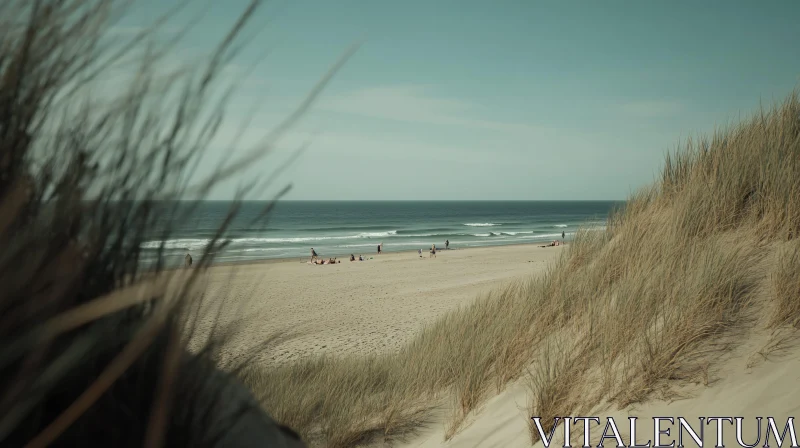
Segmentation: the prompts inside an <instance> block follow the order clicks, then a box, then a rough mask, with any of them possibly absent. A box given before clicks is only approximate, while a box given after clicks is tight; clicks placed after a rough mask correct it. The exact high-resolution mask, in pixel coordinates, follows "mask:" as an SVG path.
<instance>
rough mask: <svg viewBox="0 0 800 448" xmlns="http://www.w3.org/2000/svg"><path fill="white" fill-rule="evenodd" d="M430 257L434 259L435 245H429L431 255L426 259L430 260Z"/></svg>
mask: <svg viewBox="0 0 800 448" xmlns="http://www.w3.org/2000/svg"><path fill="white" fill-rule="evenodd" d="M431 257H433V258H436V245H435V244H433V245H431V254H430V255H429V256H428V258H431Z"/></svg>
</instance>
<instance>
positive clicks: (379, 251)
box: [378, 244, 381, 255]
mask: <svg viewBox="0 0 800 448" xmlns="http://www.w3.org/2000/svg"><path fill="white" fill-rule="evenodd" d="M380 254H381V245H380V244H378V255H380Z"/></svg>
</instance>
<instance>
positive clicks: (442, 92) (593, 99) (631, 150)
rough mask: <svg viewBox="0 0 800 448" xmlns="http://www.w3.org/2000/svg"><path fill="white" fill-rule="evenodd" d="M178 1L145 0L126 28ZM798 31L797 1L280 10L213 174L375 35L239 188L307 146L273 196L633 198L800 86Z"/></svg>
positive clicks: (412, 2)
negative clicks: (689, 149)
mask: <svg viewBox="0 0 800 448" xmlns="http://www.w3.org/2000/svg"><path fill="white" fill-rule="evenodd" d="M209 3H210V4H211V5H213V6H211V7H210V8H209V9H208V11H207V13H206V14H205V16H204V18H203V19H202V20H201V22H200V23H198V25H197V26H196V27H195V28H194V30H193V31H192V32H191V33H190V34H189V35H187V36H186V38H185V39H184V40H183V42H182V44H181V47H180V51H178V52H176V54H175V56H174V58H175V59H176V60H179V59H181V58H186V59H187V60H188V59H189V56H188V55H193V54H198V53H201V52H202V51H203V50H204V49H207V48H209V47H210V46H212V45H213V44H214V43H215V42H217V41H219V39H220V37H221V36H222V35H223V34H224V33H225V32H226V31H227V29H228V28H229V27H230V25H231V24H232V23H233V22H234V20H235V19H236V17H237V15H238V14H239V12H240V11H242V9H243V8H244V6H245V5H246V3H247V1H246V0H226V1H216V2H206V1H203V2H200V1H198V2H197V3H195V4H192V6H191V7H190V8H189V9H188V10H187V11H185V12H184V13H182V14H181V15H180V16H179V17H177V18H176V19H175V20H174V21H173V22H172V23H171V24H170V27H177V26H179V25H180V24H183V23H186V22H187V21H188V20H189V17H191V16H192V14H194V13H196V12H197V11H198V10H199V9H200V7H201V6H202V5H205V4H209ZM173 4H174V2H172V1H166V0H144V1H140V2H139V5H138V6H137V7H136V9H135V10H133V11H132V12H131V14H130V15H129V16H128V17H127V18H126V19H125V20H124V21H123V22H121V23H119V24H118V25H117V30H118V31H121V32H125V30H127V29H131V30H132V29H135V27H137V26H141V25H144V24H146V23H148V21H149V20H152V18H154V17H156V16H158V15H159V14H161V13H162V12H163V11H165V10H166V9H168V8H169V7H170V6H171V5H173ZM798 17H800V2H798V1H789V0H787V1H780V2H778V1H775V2H751V1H730V0H726V1H721V0H718V1H703V2H695V1H669V2H667V1H663V2H655V1H641V2H640V1H624V2H623V1H602V2H589V1H585V2H578V1H559V2H537V1H495V2H488V1H481V2H478V1H466V0H460V1H459V0H451V1H444V0H438V1H431V0H428V1H418V0H404V1H377V0H373V1H369V0H361V1H356V0H341V1H333V0H328V1H323V0H319V1H312V0H288V1H285V2H282V3H279V2H272V3H267V5H266V7H265V8H264V9H262V10H261V11H260V13H259V14H258V16H257V17H256V19H255V20H254V22H253V23H252V24H251V27H250V28H249V32H254V31H258V32H259V33H258V34H257V36H256V37H255V39H254V40H253V42H252V44H251V45H250V46H249V47H248V48H247V50H246V51H244V52H243V53H242V54H241V55H240V57H239V58H238V59H237V60H236V61H235V64H234V65H232V66H231V67H230V68H229V70H228V71H227V72H226V73H228V74H229V75H231V79H235V78H233V76H234V75H235V74H236V73H241V72H242V71H243V69H244V68H245V67H247V66H249V65H251V64H253V63H255V61H257V60H258V59H259V57H260V56H261V55H262V54H264V53H265V51H266V54H267V56H266V57H265V58H263V61H262V62H261V63H259V65H257V66H256V68H255V69H254V70H253V72H252V74H251V75H250V77H249V78H248V79H247V80H246V81H244V82H241V83H239V84H238V93H237V95H236V96H235V97H234V98H233V99H232V103H231V108H230V111H229V114H228V121H227V124H226V125H225V127H223V129H222V131H221V134H220V138H219V139H218V141H215V143H214V147H213V148H212V152H213V154H211V155H210V156H209V157H208V158H207V159H205V160H204V161H203V162H202V164H201V169H200V172H201V173H208V172H210V170H211V169H212V168H213V167H214V166H216V164H217V163H218V162H217V160H218V159H219V157H220V156H224V155H228V154H229V153H230V151H231V150H234V149H236V148H230V145H226V143H227V142H230V141H232V138H233V136H234V135H235V133H236V132H238V129H239V128H238V126H239V124H240V123H242V122H244V121H245V120H246V119H247V117H248V116H249V115H252V117H251V118H252V121H251V125H250V127H249V129H248V130H247V131H246V133H245V135H244V137H243V138H242V139H241V140H240V141H239V146H243V145H248V144H252V143H254V142H256V141H257V140H258V137H260V136H261V135H263V133H264V132H266V131H267V130H269V128H270V127H271V126H273V125H274V124H275V123H276V122H277V120H278V119H279V118H280V117H282V116H283V115H285V114H286V113H287V112H288V111H290V110H291V108H292V106H293V105H295V104H297V103H298V102H299V101H300V100H301V99H302V97H303V95H304V93H306V92H307V91H308V90H310V88H311V87H312V86H313V85H314V83H315V82H316V81H317V80H318V79H319V78H320V77H321V76H322V75H323V74H324V73H325V72H326V70H327V69H328V67H329V66H330V65H331V64H332V63H333V62H334V61H335V60H336V59H337V58H338V56H339V55H340V54H341V53H342V52H344V51H345V50H346V49H347V48H348V47H349V46H350V45H351V44H352V43H353V42H355V41H357V40H360V39H363V40H364V44H363V46H362V47H361V48H360V50H359V51H358V53H357V54H356V55H355V56H354V57H353V58H352V59H351V60H350V62H349V63H348V64H347V65H346V66H345V67H344V69H343V70H342V71H341V72H340V73H339V74H338V75H337V77H336V78H335V79H334V81H333V83H332V84H331V85H330V86H329V88H328V89H326V91H325V93H324V95H323V97H322V98H321V99H320V101H319V103H318V104H317V105H316V106H315V107H314V111H313V112H312V113H311V114H309V115H308V116H307V117H306V118H305V119H304V121H303V122H302V123H301V124H300V125H299V126H298V127H297V128H295V129H294V130H293V131H292V133H291V134H290V135H288V136H287V137H286V139H284V140H283V141H282V143H281V148H283V149H282V150H281V151H278V153H276V154H275V155H273V156H270V157H267V158H266V159H264V160H262V161H260V162H259V163H257V164H254V165H253V166H252V167H251V169H249V170H248V171H247V172H246V173H245V174H243V176H246V177H247V178H250V177H252V176H253V175H256V174H259V173H269V172H270V171H271V169H273V168H274V167H275V166H276V165H278V164H280V163H281V161H282V160H283V159H285V157H286V156H287V154H288V153H289V151H290V149H291V148H294V147H296V146H297V145H299V144H301V143H302V142H304V141H307V140H308V139H309V138H310V139H311V141H312V144H311V147H310V148H309V150H308V151H307V152H306V153H305V154H304V155H303V156H302V157H301V158H300V159H298V160H297V161H295V162H294V163H293V164H292V165H291V167H290V168H289V169H288V170H286V171H285V172H284V173H283V174H282V175H281V176H280V177H279V178H278V179H277V180H278V182H277V183H276V185H275V187H274V188H271V189H270V190H265V191H263V192H260V194H259V196H260V197H262V198H266V197H268V196H269V194H270V193H271V192H274V191H275V190H276V188H277V187H278V186H281V185H283V184H285V183H287V182H292V183H293V185H294V188H293V190H292V192H291V193H290V194H289V195H288V196H287V199H342V200H345V199H533V200H558V199H623V198H625V197H626V196H627V195H628V194H629V192H630V191H631V190H632V189H636V188H638V187H641V186H643V185H646V184H648V183H650V182H651V181H652V180H653V179H654V177H655V174H656V173H657V172H658V170H659V169H660V167H661V164H662V161H663V155H664V153H665V151H667V150H670V149H673V148H674V147H675V145H676V144H677V142H678V141H679V140H680V139H682V138H685V137H687V136H691V135H696V134H697V133H698V132H708V131H710V130H712V129H713V128H714V126H715V124H724V123H725V122H726V121H730V120H735V119H736V118H737V117H738V116H739V114H740V113H742V114H749V113H750V112H752V111H754V110H755V109H757V108H758V106H759V102H761V101H763V103H764V104H768V103H770V102H772V101H773V100H776V99H782V98H783V97H784V96H785V95H786V94H787V93H789V92H790V91H791V90H792V88H793V87H795V86H796V85H797V84H798V80H800V58H798V57H797V55H798V50H800V44H798V43H800V26H798ZM264 24H265V25H264ZM261 28H263V29H261ZM254 102H257V103H258V104H259V107H260V108H259V109H258V111H257V112H255V114H252V110H253V109H252V106H253V104H254ZM235 186H236V185H235V184H234V183H226V184H224V185H222V186H220V188H218V189H217V190H215V191H214V193H213V197H214V198H218V199H225V198H230V197H231V196H232V194H233V191H234V189H235Z"/></svg>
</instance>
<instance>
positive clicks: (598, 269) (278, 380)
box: [243, 94, 800, 447]
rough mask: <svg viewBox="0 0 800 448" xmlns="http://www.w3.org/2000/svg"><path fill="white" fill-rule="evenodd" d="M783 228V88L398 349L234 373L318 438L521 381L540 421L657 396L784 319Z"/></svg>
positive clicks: (787, 105)
mask: <svg viewBox="0 0 800 448" xmlns="http://www.w3.org/2000/svg"><path fill="white" fill-rule="evenodd" d="M798 232H800V102H798V97H797V95H796V94H793V95H791V96H790V97H789V98H787V100H786V101H785V102H784V104H782V105H779V106H776V107H775V108H774V109H773V110H771V111H765V112H762V113H759V114H757V115H756V116H755V117H754V118H753V119H751V120H750V121H748V122H745V123H743V124H740V125H737V126H734V127H731V128H730V129H727V130H723V131H720V132H718V133H717V134H716V135H714V136H713V137H712V138H711V139H708V140H705V139H701V140H699V141H697V142H691V141H690V142H688V143H687V144H686V146H685V147H684V148H682V149H681V150H680V151H678V152H677V153H676V154H675V155H672V156H670V157H668V158H667V161H666V165H665V167H664V170H663V174H662V179H661V180H660V182H659V183H657V184H656V185H654V186H652V187H650V188H648V189H645V190H643V191H641V192H639V193H638V194H636V195H634V196H633V197H632V198H630V201H629V202H628V204H627V206H626V207H625V209H624V210H622V211H619V212H617V213H614V214H612V216H610V217H609V219H608V228H607V230H605V231H589V230H584V231H581V232H579V233H578V235H577V236H576V238H575V240H574V241H573V243H572V244H571V245H570V247H569V248H568V250H567V251H566V252H564V253H563V256H561V257H560V259H559V260H558V261H557V262H556V263H555V264H553V265H552V266H550V268H549V269H548V270H547V272H546V273H545V274H544V275H542V276H539V277H531V278H526V279H523V280H518V281H515V282H512V283H510V284H508V285H507V286H505V287H501V288H498V289H496V290H495V291H493V292H492V293H490V294H489V295H488V296H487V297H484V298H482V299H480V300H478V301H476V302H474V303H472V304H471V305H470V306H468V307H466V308H463V309H459V310H456V311H452V312H450V313H448V314H447V315H446V316H445V317H443V318H441V319H440V320H438V321H436V322H435V323H433V324H431V325H428V326H426V327H425V328H424V329H423V330H422V331H421V332H420V333H419V334H418V335H417V336H416V337H414V338H413V339H412V340H411V341H410V342H409V343H408V344H407V345H406V346H404V347H402V348H401V349H400V350H399V351H398V352H397V353H391V354H383V355H381V354H375V355H368V356H357V355H355V356H354V355H350V356H328V357H320V358H317V359H312V360H305V361H302V362H299V363H295V364H291V365H283V366H279V367H274V366H251V367H249V368H248V369H246V370H245V371H244V372H243V378H244V381H245V382H246V383H247V384H248V385H249V386H250V387H251V388H252V389H253V390H254V391H255V393H256V394H257V396H258V397H259V398H260V399H261V401H262V403H263V404H264V406H265V408H266V409H268V410H269V411H270V412H271V413H272V414H273V415H275V416H276V418H277V419H279V420H280V421H283V422H285V423H287V424H289V425H290V426H292V427H294V428H296V429H297V430H299V431H300V432H301V433H302V434H304V436H305V438H306V440H307V441H309V442H310V443H312V444H314V445H319V446H331V447H344V446H353V445H356V444H358V443H362V442H363V443H366V442H369V441H373V442H374V441H376V440H377V441H381V440H382V441H387V440H392V439H393V438H394V437H395V436H401V435H403V434H404V433H405V432H408V431H411V430H413V429H415V428H418V427H419V425H421V424H423V423H424V422H427V421H430V420H431V419H434V418H441V414H437V413H435V412H433V410H434V409H435V408H438V407H441V406H444V407H445V408H446V409H448V411H447V413H446V427H447V429H446V431H445V433H444V436H445V438H449V437H451V436H453V435H454V434H456V433H457V432H458V430H459V428H461V425H462V423H463V422H464V420H465V418H467V417H468V415H469V414H470V412H471V411H473V410H475V409H476V407H477V406H478V405H479V404H480V403H481V402H482V400H484V399H485V398H487V397H488V396H490V395H492V394H494V393H496V392H498V391H499V390H501V389H502V388H503V387H504V386H505V385H506V384H508V383H509V382H510V381H512V380H515V379H519V378H520V376H524V377H526V378H528V381H530V390H531V395H530V399H529V402H530V409H529V413H530V415H537V416H541V417H542V421H545V422H547V421H552V417H554V416H560V415H577V414H576V413H580V412H587V411H589V410H591V409H593V408H595V407H596V406H598V405H604V406H619V407H625V406H628V405H630V404H633V403H637V402H642V401H644V400H647V399H649V398H654V397H664V396H666V395H667V392H668V391H669V390H671V389H673V388H674V387H676V386H678V385H681V384H684V383H687V382H693V381H699V382H704V383H706V384H708V382H709V378H708V371H709V368H710V366H712V365H713V364H714V363H715V362H716V361H718V360H719V359H721V358H722V357H724V356H725V355H726V353H727V352H728V349H729V348H730V347H731V344H733V343H736V342H738V341H739V340H740V339H737V338H742V337H745V335H746V329H747V328H752V326H753V325H755V324H756V323H759V322H764V321H765V320H766V321H767V322H769V323H770V325H772V326H782V325H794V324H795V323H796V319H797V317H796V316H797V303H798V299H800V296H798V293H800V289H798V283H797V281H798V280H797V279H798V276H797V275H796V272H797V267H798V255H797V254H798V252H797V251H798V247H800V246H798V244H800V242H799V241H800V239H798V238H797V236H798ZM434 416H438V417H434ZM546 429H549V428H546ZM577 436H579V434H577V435H576V437H577ZM376 437H377V439H376ZM537 438H538V433H537V432H536V431H535V430H533V429H532V430H531V439H532V441H534V442H535V441H536V440H537Z"/></svg>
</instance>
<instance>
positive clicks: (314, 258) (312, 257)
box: [311, 247, 318, 261]
mask: <svg viewBox="0 0 800 448" xmlns="http://www.w3.org/2000/svg"><path fill="white" fill-rule="evenodd" d="M317 258H318V255H317V251H315V250H314V248H313V247H312V248H311V261H314V260H316V259H317Z"/></svg>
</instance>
